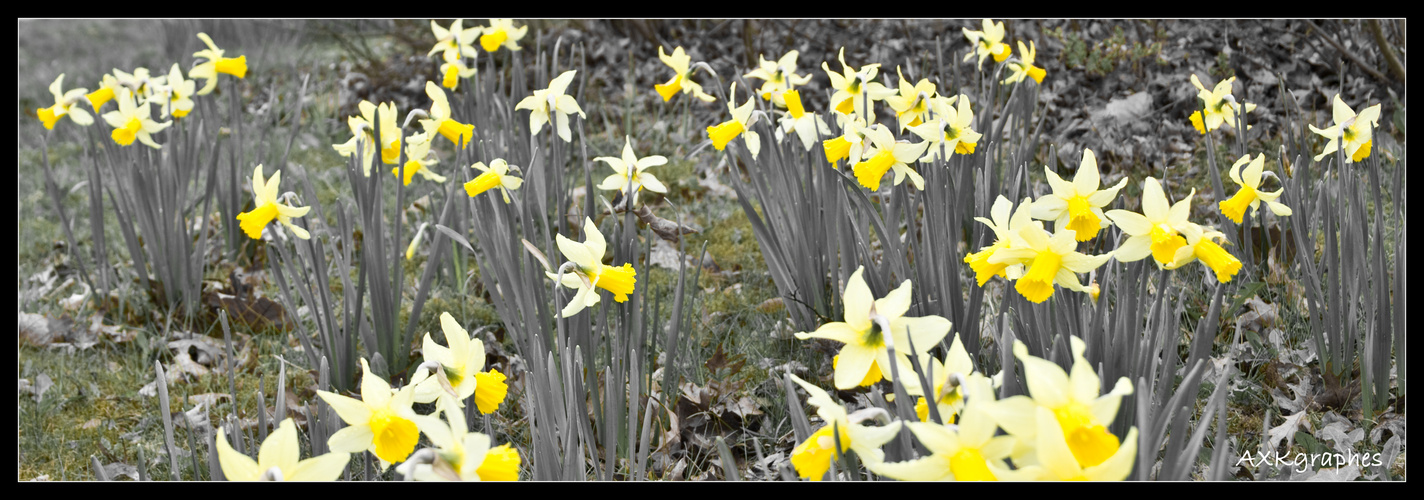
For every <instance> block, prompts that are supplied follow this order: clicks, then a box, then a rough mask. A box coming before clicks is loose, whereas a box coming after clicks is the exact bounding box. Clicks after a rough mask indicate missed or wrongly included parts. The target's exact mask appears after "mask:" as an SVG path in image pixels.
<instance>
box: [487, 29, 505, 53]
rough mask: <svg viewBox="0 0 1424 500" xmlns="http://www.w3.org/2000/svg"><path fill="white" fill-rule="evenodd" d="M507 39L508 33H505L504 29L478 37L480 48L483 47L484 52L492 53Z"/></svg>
mask: <svg viewBox="0 0 1424 500" xmlns="http://www.w3.org/2000/svg"><path fill="white" fill-rule="evenodd" d="M508 38H509V33H505V31H504V28H500V29H497V30H494V31H493V32H490V33H485V34H483V35H480V46H481V47H484V49H485V52H494V51H495V50H497V49H499V46H500V44H503V43H504V41H505V40H506V39H508Z"/></svg>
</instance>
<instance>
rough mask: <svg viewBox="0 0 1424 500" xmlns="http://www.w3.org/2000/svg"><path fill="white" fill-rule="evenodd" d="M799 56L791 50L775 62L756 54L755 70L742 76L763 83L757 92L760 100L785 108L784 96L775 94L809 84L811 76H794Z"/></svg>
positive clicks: (798, 53)
mask: <svg viewBox="0 0 1424 500" xmlns="http://www.w3.org/2000/svg"><path fill="white" fill-rule="evenodd" d="M800 54H801V53H800V52H797V51H795V50H792V51H790V52H787V53H786V54H785V55H783V56H781V59H778V60H776V61H768V60H766V58H765V57H764V56H762V55H760V54H758V55H757V68H756V69H754V70H751V71H750V72H748V73H747V74H745V75H742V76H745V77H747V78H759V79H761V80H762V81H763V83H762V85H761V89H759V90H757V93H758V94H760V95H761V98H762V99H766V100H768V101H771V103H772V104H774V105H776V106H777V107H780V108H785V107H786V101H785V98H784V95H782V94H777V92H778V91H787V90H792V89H795V88H796V87H797V86H801V85H805V84H807V83H810V82H811V75H797V74H796V58H797V56H799V55H800Z"/></svg>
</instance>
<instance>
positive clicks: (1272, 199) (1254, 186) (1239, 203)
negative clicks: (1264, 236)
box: [1218, 154, 1291, 224]
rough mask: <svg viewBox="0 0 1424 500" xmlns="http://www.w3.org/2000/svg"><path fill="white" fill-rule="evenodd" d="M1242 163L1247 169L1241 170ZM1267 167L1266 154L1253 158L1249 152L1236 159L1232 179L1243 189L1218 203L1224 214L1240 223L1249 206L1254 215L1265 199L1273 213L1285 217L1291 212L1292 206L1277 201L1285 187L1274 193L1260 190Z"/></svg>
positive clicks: (1232, 169) (1232, 168)
mask: <svg viewBox="0 0 1424 500" xmlns="http://www.w3.org/2000/svg"><path fill="white" fill-rule="evenodd" d="M1248 163H1249V164H1248ZM1242 165H1246V170H1245V171H1242V170H1241V166H1242ZM1265 168H1266V155H1265V154H1259V155H1256V159H1254V160H1252V159H1251V155H1249V154H1248V155H1246V156H1242V157H1241V159H1239V160H1236V163H1235V164H1234V165H1232V166H1231V174H1230V175H1231V180H1233V181H1236V184H1238V185H1240V186H1241V189H1239V190H1237V191H1236V194H1235V195H1234V196H1232V197H1231V198H1229V199H1226V200H1223V201H1221V202H1220V203H1218V205H1219V206H1220V207H1221V213H1222V215H1225V216H1226V218H1228V219H1231V221H1232V222H1235V223H1237V224H1240V223H1241V219H1242V217H1243V216H1245V215H1246V209H1247V208H1248V207H1249V208H1250V209H1251V215H1252V216H1254V215H1256V212H1257V211H1259V210H1260V209H1261V202H1263V201H1264V202H1266V206H1267V207H1270V208H1271V213H1274V214H1276V215H1277V216H1280V217H1285V216H1288V215H1290V214H1291V209H1290V207H1287V206H1285V204H1283V203H1280V202H1278V201H1276V198H1280V197H1281V194H1282V193H1284V192H1285V188H1281V189H1277V190H1276V191H1275V192H1272V193H1266V192H1262V191H1261V190H1260V188H1261V176H1262V173H1263V172H1264V171H1265ZM1271 176H1273V177H1274V176H1275V174H1274V173H1272V174H1271Z"/></svg>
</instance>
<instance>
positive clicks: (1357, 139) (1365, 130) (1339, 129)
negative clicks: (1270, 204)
mask: <svg viewBox="0 0 1424 500" xmlns="http://www.w3.org/2000/svg"><path fill="white" fill-rule="evenodd" d="M1332 106H1333V107H1332V108H1331V113H1332V115H1333V116H1332V118H1333V119H1334V121H1335V123H1334V124H1333V125H1331V126H1330V127H1328V128H1324V129H1319V128H1315V125H1312V124H1307V126H1309V127H1310V131H1311V132H1315V133H1316V134H1319V135H1321V136H1323V137H1325V138H1326V139H1329V140H1330V142H1327V143H1325V149H1322V150H1321V151H1320V154H1318V155H1315V161H1320V160H1321V159H1323V158H1325V156H1326V155H1329V154H1331V153H1334V152H1335V151H1337V150H1341V149H1343V150H1344V151H1345V163H1353V162H1359V161H1361V160H1364V159H1365V158H1369V156H1370V144H1371V137H1372V134H1373V133H1374V128H1375V127H1377V126H1379V117H1380V105H1379V104H1375V105H1374V106H1370V107H1368V108H1365V109H1364V110H1361V111H1360V114H1358V115H1356V114H1355V110H1353V109H1350V106H1349V105H1348V104H1345V101H1343V100H1341V99H1340V94H1335V99H1334V101H1332ZM1253 208H1254V207H1253Z"/></svg>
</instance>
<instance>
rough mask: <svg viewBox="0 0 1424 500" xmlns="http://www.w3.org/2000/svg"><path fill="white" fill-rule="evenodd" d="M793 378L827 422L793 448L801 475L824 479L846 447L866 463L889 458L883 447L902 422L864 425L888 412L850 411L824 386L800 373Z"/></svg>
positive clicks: (886, 416) (794, 461)
mask: <svg viewBox="0 0 1424 500" xmlns="http://www.w3.org/2000/svg"><path fill="white" fill-rule="evenodd" d="M791 380H793V381H795V382H796V384H797V385H800V386H801V388H802V389H804V390H805V391H806V394H807V398H806V402H807V403H810V404H812V405H815V406H816V414H817V415H818V416H820V417H821V420H823V421H825V423H826V425H824V426H822V427H821V428H820V429H817V430H816V431H815V432H812V433H811V435H810V436H809V437H807V438H806V440H805V441H802V442H801V443H800V444H798V445H796V448H794V449H792V450H791V465H792V467H795V468H796V474H797V475H799V476H801V477H804V478H809V479H810V480H812V481H820V480H821V477H822V476H824V475H825V474H826V471H828V470H830V468H831V461H832V460H835V459H837V458H838V457H839V456H840V455H841V454H843V453H845V451H846V450H855V455H856V456H857V457H860V461H861V462H862V463H864V464H866V465H872V464H879V463H881V462H884V461H885V452H883V451H881V450H880V447H881V446H884V445H885V443H888V442H890V440H891V439H895V436H896V434H898V433H899V432H900V421H898V420H896V421H892V422H890V423H889V424H888V425H883V426H868V425H861V422H864V421H867V420H870V419H873V418H876V417H882V418H887V419H888V415H886V414H885V412H884V410H881V409H879V408H868V409H865V410H860V411H857V412H855V413H852V414H848V413H846V409H845V407H842V406H841V405H840V403H837V402H835V400H833V399H831V395H830V394H827V393H826V391H824V390H822V389H821V388H820V387H816V386H815V385H812V384H810V383H809V382H806V381H805V380H801V378H800V377H797V376H796V375H791ZM837 440H839V441H840V449H839V450H837V449H836V441H837Z"/></svg>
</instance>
